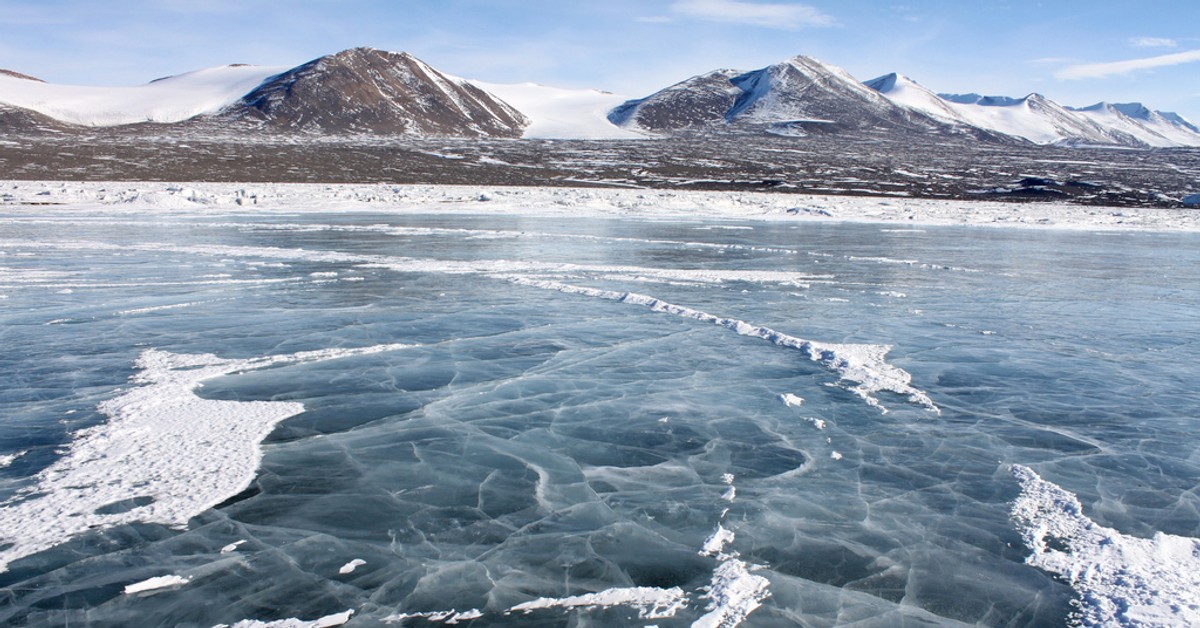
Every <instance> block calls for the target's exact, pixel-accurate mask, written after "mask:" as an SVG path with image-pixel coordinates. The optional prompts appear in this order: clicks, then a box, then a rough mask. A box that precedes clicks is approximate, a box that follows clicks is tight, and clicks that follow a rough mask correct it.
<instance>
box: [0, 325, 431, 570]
mask: <svg viewBox="0 0 1200 628" xmlns="http://www.w3.org/2000/svg"><path fill="white" fill-rule="evenodd" d="M408 346H410V345H399V344H388V345H377V346H373V347H364V348H361V349H325V350H317V351H304V352H300V353H293V354H289V355H276V356H267V357H261V358H251V359H242V360H228V359H222V358H219V357H217V356H215V355H212V354H201V355H181V354H174V353H169V352H166V351H159V350H157V349H150V350H147V351H144V352H143V353H142V354H141V356H140V357H139V358H138V360H137V367H138V369H139V372H138V373H137V374H136V375H135V376H134V378H133V382H134V383H135V384H138V385H137V386H136V387H134V388H131V389H129V390H127V391H125V392H124V393H123V394H121V395H119V396H117V397H115V398H113V399H110V400H108V401H105V402H103V403H101V404H100V406H99V410H100V411H101V412H102V413H104V414H105V415H107V416H108V417H109V421H108V422H107V423H105V424H102V425H98V426H96V427H93V428H89V429H86V430H83V431H81V432H79V433H77V434H76V435H75V440H74V442H72V443H71V445H70V448H69V450H68V452H67V453H66V455H65V456H63V457H62V458H60V459H58V460H57V461H55V462H54V463H53V464H52V465H50V466H49V467H47V468H46V469H45V470H43V471H42V472H41V473H39V474H38V475H37V476H36V483H35V485H34V486H32V487H30V488H28V489H26V490H24V491H22V492H21V493H20V494H18V495H17V496H16V497H15V498H13V499H11V500H9V501H8V502H6V503H4V504H2V505H0V542H3V543H5V544H7V547H4V548H3V549H0V571H5V570H7V569H8V566H9V564H10V563H11V562H12V561H14V560H17V559H19V558H22V557H24V556H29V555H30V554H34V553H37V552H40V551H43V550H46V549H49V548H51V547H53V546H55V545H58V544H59V543H62V542H64V541H66V540H68V539H70V538H72V537H75V536H77V535H80V534H83V533H85V532H88V531H90V530H96V529H103V528H109V527H112V526H116V525H121V524H125V523H131V522H135V521H141V522H145V523H158V524H162V525H168V526H175V527H180V526H185V525H186V524H187V522H188V520H189V519H190V518H191V517H194V516H195V515H197V514H200V513H201V512H203V511H204V510H206V509H208V508H211V507H213V506H215V505H217V504H219V503H221V502H222V501H225V500H226V499H228V498H230V497H232V496H234V495H237V494H238V493H240V492H241V491H243V490H245V489H246V487H248V486H249V485H250V482H252V481H253V479H254V475H255V473H256V472H257V470H258V465H259V462H260V461H261V459H262V450H261V448H260V445H259V444H260V443H261V442H262V440H263V439H264V438H266V437H267V435H268V434H270V433H271V430H273V429H274V428H275V425H276V424H278V423H279V422H280V421H283V420H284V419H287V418H289V417H292V416H295V415H297V414H300V413H301V412H303V411H304V406H303V405H301V404H299V403H293V402H271V401H250V402H243V401H221V400H210V399H202V398H200V397H199V396H197V395H196V393H195V389H196V388H197V387H198V386H200V385H201V383H202V382H204V381H205V380H208V379H213V378H215V377H220V376H223V375H231V374H234V373H242V372H245V371H252V370H257V369H263V368H268V367H272V366H281V365H285V364H298V363H308V362H318V361H325V360H334V359H339V358H346V357H350V356H358V355H366V354H372V353H379V352H383V351H393V350H396V349H402V348H405V347H408ZM137 498H141V499H140V500H139V499H137ZM135 500H136V501H135Z"/></svg>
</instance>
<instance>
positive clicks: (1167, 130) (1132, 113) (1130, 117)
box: [1072, 102, 1200, 147]
mask: <svg viewBox="0 0 1200 628" xmlns="http://www.w3.org/2000/svg"><path fill="white" fill-rule="evenodd" d="M1072 111H1074V112H1075V113H1076V114H1078V115H1082V116H1084V117H1086V118H1088V119H1090V120H1092V121H1093V122H1095V123H1096V124H1099V125H1101V126H1106V127H1109V128H1113V129H1117V130H1120V131H1123V132H1125V133H1128V134H1130V135H1132V136H1134V137H1136V138H1138V139H1139V140H1141V141H1143V142H1145V143H1146V144H1147V145H1149V146H1154V147H1172V146H1200V129H1197V128H1196V127H1195V126H1194V125H1192V124H1190V123H1188V122H1187V120H1184V119H1183V118H1182V117H1180V116H1179V115H1178V114H1165V113H1163V112H1159V111H1151V110H1150V109H1148V108H1146V107H1145V106H1144V105H1142V104H1141V103H1106V102H1101V103H1096V104H1094V105H1092V106H1091V107H1084V108H1082V109H1072Z"/></svg>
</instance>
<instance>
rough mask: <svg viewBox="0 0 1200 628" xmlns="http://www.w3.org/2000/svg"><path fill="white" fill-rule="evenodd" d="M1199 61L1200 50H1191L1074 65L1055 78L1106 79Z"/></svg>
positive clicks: (1056, 74) (1057, 74)
mask: <svg viewBox="0 0 1200 628" xmlns="http://www.w3.org/2000/svg"><path fill="white" fill-rule="evenodd" d="M1197 61H1200V50H1190V51H1188V52H1176V53H1173V54H1169V55H1159V56H1157V57H1146V58H1144V59H1129V60H1128V61H1113V62H1110V63H1084V64H1080V65H1072V66H1069V67H1066V68H1063V69H1061V70H1059V71H1058V72H1056V73H1055V74H1054V76H1055V77H1057V78H1060V79H1087V78H1104V77H1106V76H1114V75H1120V74H1129V73H1130V72H1136V71H1138V70H1149V69H1151V68H1163V67H1167V66H1171V65H1180V64H1183V63H1195V62H1197Z"/></svg>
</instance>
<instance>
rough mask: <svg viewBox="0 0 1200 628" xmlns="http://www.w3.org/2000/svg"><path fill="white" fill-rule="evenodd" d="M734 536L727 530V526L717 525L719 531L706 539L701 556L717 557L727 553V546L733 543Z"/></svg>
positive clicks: (701, 549)
mask: <svg viewBox="0 0 1200 628" xmlns="http://www.w3.org/2000/svg"><path fill="white" fill-rule="evenodd" d="M733 539H734V534H733V532H730V531H729V530H727V529H725V526H722V525H721V524H719V523H718V524H717V529H716V530H713V533H712V534H710V535H709V536H708V538H707V539H704V545H703V546H702V547H701V548H700V555H701V556H716V555H718V554H720V553H722V552H724V551H725V546H727V545H729V544H730V543H732V542H733Z"/></svg>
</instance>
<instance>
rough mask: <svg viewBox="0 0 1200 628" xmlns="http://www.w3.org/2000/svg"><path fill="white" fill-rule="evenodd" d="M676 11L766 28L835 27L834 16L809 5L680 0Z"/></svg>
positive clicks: (716, 20) (728, 0)
mask: <svg viewBox="0 0 1200 628" xmlns="http://www.w3.org/2000/svg"><path fill="white" fill-rule="evenodd" d="M671 11H672V12H673V13H676V14H679V15H683V16H687V17H692V18H696V19H700V20H708V21H710V22H728V23H733V24H750V25H752V26H764V27H767V28H781V29H797V28H802V27H805V26H833V25H834V24H835V23H836V21H835V20H834V19H833V17H832V16H830V15H828V14H826V13H822V12H821V11H820V10H818V9H815V8H813V7H810V6H808V5H806V4H795V3H782V2H776V3H755V2H742V1H740V0H678V1H677V2H675V3H673V4H672V5H671Z"/></svg>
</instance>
